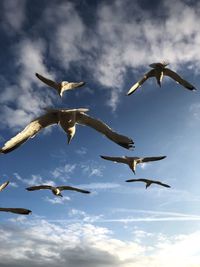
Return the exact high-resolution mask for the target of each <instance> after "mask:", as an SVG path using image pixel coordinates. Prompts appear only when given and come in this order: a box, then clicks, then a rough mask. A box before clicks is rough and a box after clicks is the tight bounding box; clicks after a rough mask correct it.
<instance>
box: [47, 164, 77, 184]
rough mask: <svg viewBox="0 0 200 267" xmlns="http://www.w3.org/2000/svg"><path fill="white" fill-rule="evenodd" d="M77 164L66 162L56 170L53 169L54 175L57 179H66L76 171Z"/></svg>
mask: <svg viewBox="0 0 200 267" xmlns="http://www.w3.org/2000/svg"><path fill="white" fill-rule="evenodd" d="M75 169H76V164H69V163H66V164H64V165H63V166H60V167H56V168H55V170H53V171H51V174H52V176H53V177H54V178H55V179H60V180H62V181H66V180H67V179H69V178H70V175H71V174H73V173H74V171H75Z"/></svg>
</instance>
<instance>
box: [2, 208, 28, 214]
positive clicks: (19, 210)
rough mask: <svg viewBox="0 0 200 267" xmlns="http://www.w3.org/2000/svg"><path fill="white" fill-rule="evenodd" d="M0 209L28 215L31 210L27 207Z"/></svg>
mask: <svg viewBox="0 0 200 267" xmlns="http://www.w3.org/2000/svg"><path fill="white" fill-rule="evenodd" d="M0 211H5V212H12V213H16V214H23V215H28V214H29V213H31V212H32V211H31V210H27V209H21V208H0Z"/></svg>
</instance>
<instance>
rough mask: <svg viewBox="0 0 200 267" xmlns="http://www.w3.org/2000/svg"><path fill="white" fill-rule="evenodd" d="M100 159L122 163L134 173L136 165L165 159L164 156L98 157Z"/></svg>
mask: <svg viewBox="0 0 200 267" xmlns="http://www.w3.org/2000/svg"><path fill="white" fill-rule="evenodd" d="M100 157H101V158H102V159H106V160H111V161H114V162H115V163H124V164H127V165H128V166H129V168H130V169H131V170H132V171H133V172H134V174H135V170H136V166H137V164H140V163H145V162H150V161H157V160H161V159H164V158H166V156H159V157H146V158H140V157H127V156H124V157H108V156H100Z"/></svg>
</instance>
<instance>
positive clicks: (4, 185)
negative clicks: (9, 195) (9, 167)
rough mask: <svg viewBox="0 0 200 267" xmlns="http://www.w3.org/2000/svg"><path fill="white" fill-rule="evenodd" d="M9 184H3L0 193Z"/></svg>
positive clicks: (0, 186)
mask: <svg viewBox="0 0 200 267" xmlns="http://www.w3.org/2000/svg"><path fill="white" fill-rule="evenodd" d="M8 184H9V181H7V182H5V183H3V184H2V185H0V191H2V190H3V189H4V188H5V187H6V186H7V185H8Z"/></svg>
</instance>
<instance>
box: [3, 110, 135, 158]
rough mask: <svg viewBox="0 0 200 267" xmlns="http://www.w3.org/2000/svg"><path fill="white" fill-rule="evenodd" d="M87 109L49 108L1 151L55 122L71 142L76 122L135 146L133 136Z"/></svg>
mask: <svg viewBox="0 0 200 267" xmlns="http://www.w3.org/2000/svg"><path fill="white" fill-rule="evenodd" d="M87 111H88V109H86V108H79V109H60V110H58V109H49V110H47V112H46V114H44V115H42V116H40V117H38V118H36V119H35V120H33V121H32V122H30V123H29V124H28V125H27V126H26V127H25V129H24V130H23V131H21V132H20V133H18V134H17V135H16V136H14V137H13V138H11V139H10V140H9V141H7V142H6V143H5V144H4V146H3V147H2V148H1V149H0V153H4V154H5V153H8V152H10V151H12V150H14V149H16V148H17V147H19V146H20V145H22V144H23V143H25V142H26V141H27V140H29V139H30V138H33V137H34V136H35V135H36V134H37V133H39V132H40V131H41V130H42V129H43V128H45V127H47V126H50V125H53V124H59V125H60V126H61V127H62V129H63V130H64V131H65V132H66V134H67V136H68V143H70V141H71V139H72V138H73V136H74V135H75V131H76V124H81V125H86V126H89V127H91V128H93V129H95V130H96V131H98V132H100V133H101V134H103V135H105V136H106V137H107V138H108V139H110V140H111V141H113V142H115V143H117V144H118V145H120V146H122V147H124V148H126V149H130V148H132V147H133V144H134V142H133V140H132V139H131V138H128V137H126V136H124V135H121V134H118V133H117V132H115V131H113V130H112V129H111V128H110V127H109V126H108V125H106V124H105V123H103V122H102V121H100V120H97V119H94V118H92V117H90V116H88V115H87V114H86V113H85V112H87Z"/></svg>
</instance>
